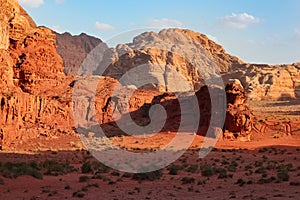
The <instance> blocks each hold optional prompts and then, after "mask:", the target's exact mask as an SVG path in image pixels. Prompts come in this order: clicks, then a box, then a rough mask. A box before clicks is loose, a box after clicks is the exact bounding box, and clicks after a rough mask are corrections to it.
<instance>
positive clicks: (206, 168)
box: [201, 164, 215, 176]
mask: <svg viewBox="0 0 300 200" xmlns="http://www.w3.org/2000/svg"><path fill="white" fill-rule="evenodd" d="M214 174H215V171H214V169H213V167H212V166H210V165H207V164H206V165H203V166H201V175H202V176H213V175H214Z"/></svg>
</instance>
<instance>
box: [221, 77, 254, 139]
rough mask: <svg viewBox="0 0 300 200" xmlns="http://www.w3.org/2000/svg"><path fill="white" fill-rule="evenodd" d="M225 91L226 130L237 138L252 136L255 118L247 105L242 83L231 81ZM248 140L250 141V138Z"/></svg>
mask: <svg viewBox="0 0 300 200" xmlns="http://www.w3.org/2000/svg"><path fill="white" fill-rule="evenodd" d="M225 90H226V95H227V111H226V120H225V126H224V130H225V131H229V132H231V133H234V136H235V137H236V138H245V137H247V136H250V134H251V130H252V125H253V124H252V123H253V117H254V116H253V113H252V110H251V109H250V108H249V107H248V105H247V96H246V92H245V90H244V88H243V86H242V84H241V82H240V81H239V80H237V79H231V80H230V81H229V83H228V84H227V85H226V88H225ZM247 140H250V138H248V139H247Z"/></svg>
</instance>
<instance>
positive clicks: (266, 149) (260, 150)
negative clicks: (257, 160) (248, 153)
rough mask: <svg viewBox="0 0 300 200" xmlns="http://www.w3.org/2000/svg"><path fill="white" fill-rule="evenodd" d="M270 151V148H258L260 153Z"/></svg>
mask: <svg viewBox="0 0 300 200" xmlns="http://www.w3.org/2000/svg"><path fill="white" fill-rule="evenodd" d="M268 151H269V149H268V148H266V147H264V148H261V149H259V150H258V152H259V153H265V152H268Z"/></svg>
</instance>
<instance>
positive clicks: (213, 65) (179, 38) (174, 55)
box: [96, 29, 243, 92]
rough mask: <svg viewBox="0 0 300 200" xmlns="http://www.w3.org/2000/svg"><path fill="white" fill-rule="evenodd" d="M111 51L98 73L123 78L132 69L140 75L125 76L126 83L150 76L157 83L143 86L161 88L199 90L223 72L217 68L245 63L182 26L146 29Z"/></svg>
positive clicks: (124, 83)
mask: <svg viewBox="0 0 300 200" xmlns="http://www.w3.org/2000/svg"><path fill="white" fill-rule="evenodd" d="M110 52H111V58H112V59H111V62H110V63H109V64H108V65H107V66H103V65H100V66H99V68H98V70H97V71H96V72H97V73H101V74H102V72H103V74H104V75H106V76H111V77H114V78H117V79H120V78H121V77H122V76H123V75H124V74H126V73H128V72H129V71H130V70H131V73H133V74H137V73H139V74H140V76H135V77H132V76H128V77H126V76H125V77H123V78H122V81H121V83H122V84H123V85H138V84H139V83H141V82H143V81H144V80H145V79H148V80H149V82H152V83H153V84H148V85H144V87H143V88H144V89H154V90H158V91H161V92H166V91H169V92H176V91H191V90H199V89H200V87H201V86H203V85H205V80H208V79H210V77H211V76H219V74H218V73H217V71H220V72H221V73H222V72H228V71H229V69H230V68H232V67H234V66H236V65H240V64H242V63H243V62H242V61H240V60H239V59H238V58H236V57H234V56H231V55H229V54H227V53H226V52H225V50H224V49H223V48H222V46H220V45H218V44H216V43H215V42H213V41H211V40H209V39H208V38H207V37H206V36H205V35H203V34H199V33H196V32H193V31H190V30H181V29H165V30H162V31H160V32H159V33H155V32H146V33H143V34H141V35H139V36H137V37H135V38H134V39H133V42H132V43H129V44H124V45H118V46H117V47H116V49H113V50H112V49H110ZM106 64H107V63H106ZM103 68H107V69H106V70H104V69H103ZM216 69H217V70H216ZM177 83H180V84H177Z"/></svg>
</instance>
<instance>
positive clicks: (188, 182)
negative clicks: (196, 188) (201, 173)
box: [181, 177, 195, 184]
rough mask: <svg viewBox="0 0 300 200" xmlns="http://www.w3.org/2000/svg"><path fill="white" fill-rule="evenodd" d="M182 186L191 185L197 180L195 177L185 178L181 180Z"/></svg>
mask: <svg viewBox="0 0 300 200" xmlns="http://www.w3.org/2000/svg"><path fill="white" fill-rule="evenodd" d="M181 182H182V184H190V183H194V182H195V178H193V177H183V178H182V179H181Z"/></svg>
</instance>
